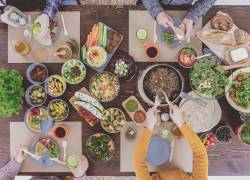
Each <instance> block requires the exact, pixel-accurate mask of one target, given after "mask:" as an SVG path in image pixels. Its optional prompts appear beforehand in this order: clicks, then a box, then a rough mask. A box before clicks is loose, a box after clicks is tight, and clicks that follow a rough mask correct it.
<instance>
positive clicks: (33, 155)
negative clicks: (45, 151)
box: [22, 149, 41, 160]
mask: <svg viewBox="0 0 250 180" xmlns="http://www.w3.org/2000/svg"><path fill="white" fill-rule="evenodd" d="M22 151H23V152H24V153H25V154H28V155H29V156H31V157H32V158H34V159H36V160H39V159H40V158H41V156H40V155H36V154H33V153H31V152H29V151H28V150H26V149H22Z"/></svg>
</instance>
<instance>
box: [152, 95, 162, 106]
mask: <svg viewBox="0 0 250 180" xmlns="http://www.w3.org/2000/svg"><path fill="white" fill-rule="evenodd" d="M160 104H161V100H160V98H159V96H158V94H157V95H156V96H155V104H154V106H153V108H154V109H156V108H157V107H158V106H159V105H160Z"/></svg>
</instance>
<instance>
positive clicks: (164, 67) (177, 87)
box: [137, 64, 184, 106]
mask: <svg viewBox="0 0 250 180" xmlns="http://www.w3.org/2000/svg"><path fill="white" fill-rule="evenodd" d="M154 70H156V73H157V74H156V75H154V74H153V76H154V77H155V78H156V79H158V78H159V79H160V81H159V82H163V87H159V86H158V85H157V84H154V83H155V82H157V81H156V80H155V79H153V78H150V77H149V76H150V74H151V73H154ZM162 71H164V72H166V74H165V75H164V74H163V73H162ZM169 74H171V75H172V76H169ZM163 75H164V76H165V78H167V79H169V80H170V81H173V80H174V81H173V83H174V85H173V86H172V87H173V88H171V89H170V90H169V91H168V92H167V91H166V90H168V89H164V87H165V85H166V84H165V83H166V82H167V81H166V79H165V78H163V77H162V76H163ZM147 80H150V81H149V82H152V83H153V84H150V83H149V85H148V86H147V87H153V89H152V92H153V93H152V94H150V92H149V91H148V92H147V91H145V81H147ZM164 82H165V83H164ZM168 83H169V82H168ZM161 85H162V84H160V86H161ZM137 87H138V91H139V94H140V96H141V97H142V99H143V100H144V101H145V102H146V103H148V104H149V105H152V106H153V105H154V99H155V96H156V92H157V91H159V92H158V93H159V97H160V99H162V102H164V99H165V97H164V95H163V94H162V92H161V91H162V90H164V91H165V93H166V94H167V95H168V97H169V99H170V101H172V102H175V101H177V99H178V98H179V94H180V92H182V91H183V88H184V79H183V77H182V75H181V74H180V72H179V71H178V70H177V69H176V68H175V67H173V66H170V65H168V64H157V65H152V66H149V67H148V68H147V69H145V70H144V72H143V73H142V75H141V76H140V78H139V80H138V84H137ZM149 96H150V97H149ZM166 105H167V103H166V102H165V103H164V104H161V105H160V106H166Z"/></svg>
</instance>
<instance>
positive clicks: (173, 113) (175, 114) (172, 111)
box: [169, 105, 184, 127]
mask: <svg viewBox="0 0 250 180" xmlns="http://www.w3.org/2000/svg"><path fill="white" fill-rule="evenodd" d="M169 115H170V117H171V119H172V120H173V121H174V123H175V124H176V125H177V126H178V127H182V126H183V125H184V120H183V116H182V112H181V110H180V109H179V108H178V107H177V106H176V105H173V106H170V107H169Z"/></svg>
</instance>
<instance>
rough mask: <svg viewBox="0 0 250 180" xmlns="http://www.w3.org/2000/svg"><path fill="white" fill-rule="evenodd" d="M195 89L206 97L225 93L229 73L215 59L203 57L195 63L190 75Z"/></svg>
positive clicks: (214, 96)
mask: <svg viewBox="0 0 250 180" xmlns="http://www.w3.org/2000/svg"><path fill="white" fill-rule="evenodd" d="M190 83H191V87H192V88H193V90H194V91H195V92H196V93H197V94H198V95H200V96H202V97H204V98H216V97H220V96H222V95H224V90H225V87H226V86H227V85H228V83H229V80H228V77H227V73H226V71H225V70H224V69H222V68H221V67H220V66H219V65H218V64H217V62H216V61H215V60H213V59H207V58H204V59H201V60H199V61H197V62H196V63H195V65H194V66H193V69H192V71H191V75H190Z"/></svg>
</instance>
